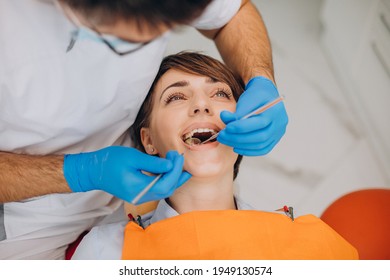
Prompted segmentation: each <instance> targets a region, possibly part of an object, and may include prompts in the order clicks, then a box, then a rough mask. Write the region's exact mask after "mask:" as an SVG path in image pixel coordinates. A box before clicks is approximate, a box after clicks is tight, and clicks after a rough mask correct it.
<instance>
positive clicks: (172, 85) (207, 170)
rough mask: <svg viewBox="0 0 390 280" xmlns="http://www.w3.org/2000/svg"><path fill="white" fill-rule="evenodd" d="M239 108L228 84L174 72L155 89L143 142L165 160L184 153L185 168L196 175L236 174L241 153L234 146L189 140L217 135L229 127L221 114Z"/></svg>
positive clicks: (151, 151) (167, 73) (160, 81)
mask: <svg viewBox="0 0 390 280" xmlns="http://www.w3.org/2000/svg"><path fill="white" fill-rule="evenodd" d="M235 108H236V101H235V99H234V97H233V93H232V91H231V89H230V87H229V86H228V85H227V84H225V83H222V82H215V81H212V80H211V79H210V78H208V77H205V76H196V75H193V74H188V73H185V72H182V71H179V70H174V69H171V70H169V71H167V72H166V73H165V74H164V75H163V76H162V77H161V78H160V80H159V81H158V83H157V84H156V87H155V89H154V92H153V104H152V113H151V116H150V127H149V128H142V129H141V139H142V143H143V145H144V147H145V150H146V152H147V153H149V154H159V155H160V156H161V157H165V155H166V153H167V152H168V151H169V150H176V151H178V152H179V153H184V159H185V161H184V169H185V170H186V171H188V172H190V173H191V174H192V175H193V176H196V177H209V176H215V175H218V174H221V173H225V172H231V173H232V174H233V166H234V163H235V161H236V159H237V154H235V153H234V152H233V149H232V148H231V147H228V146H225V145H222V144H220V143H219V142H217V141H213V142H208V143H206V144H201V145H190V144H188V143H186V141H185V140H186V139H187V138H188V137H191V136H192V137H197V138H199V139H201V140H204V139H207V138H208V137H210V136H211V135H212V134H214V133H217V132H218V131H220V130H221V129H223V128H224V127H225V124H224V123H223V122H222V121H221V119H220V117H219V115H220V112H221V111H222V110H228V111H231V112H234V111H235ZM151 147H153V149H154V150H153V149H151Z"/></svg>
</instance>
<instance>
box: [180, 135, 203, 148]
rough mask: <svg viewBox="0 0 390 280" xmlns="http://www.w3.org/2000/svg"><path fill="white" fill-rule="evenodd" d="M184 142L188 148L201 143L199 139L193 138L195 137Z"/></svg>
mask: <svg viewBox="0 0 390 280" xmlns="http://www.w3.org/2000/svg"><path fill="white" fill-rule="evenodd" d="M184 142H186V144H188V145H190V146H194V145H199V144H201V143H202V141H200V139H199V138H195V137H190V138H187V139H186V140H185V141H184Z"/></svg>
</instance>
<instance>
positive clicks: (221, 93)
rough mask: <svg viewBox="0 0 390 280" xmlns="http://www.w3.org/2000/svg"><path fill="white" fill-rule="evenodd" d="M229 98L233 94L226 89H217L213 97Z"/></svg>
mask: <svg viewBox="0 0 390 280" xmlns="http://www.w3.org/2000/svg"><path fill="white" fill-rule="evenodd" d="M214 96H215V97H218V98H226V99H229V100H230V99H231V98H232V96H233V94H232V93H231V92H230V91H229V90H227V89H218V90H217V91H216V93H215V94H214V95H213V97H214Z"/></svg>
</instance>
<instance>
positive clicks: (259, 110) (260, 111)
mask: <svg viewBox="0 0 390 280" xmlns="http://www.w3.org/2000/svg"><path fill="white" fill-rule="evenodd" d="M283 99H284V96H279V97H278V98H276V99H274V100H272V101H271V102H268V103H267V104H265V105H263V106H261V107H260V108H256V109H254V110H253V111H252V112H250V113H249V114H247V115H245V116H243V117H242V118H240V120H244V119H247V118H249V117H251V116H253V115H258V114H261V113H263V112H264V111H266V110H268V109H270V108H271V107H273V106H274V105H276V104H278V103H279V102H281V101H283ZM218 134H219V132H218V133H216V134H214V135H213V136H211V137H210V138H208V139H206V140H204V141H203V142H200V143H199V144H197V145H200V144H204V143H207V142H209V141H211V140H213V139H215V138H217V136H218ZM195 139H198V138H195Z"/></svg>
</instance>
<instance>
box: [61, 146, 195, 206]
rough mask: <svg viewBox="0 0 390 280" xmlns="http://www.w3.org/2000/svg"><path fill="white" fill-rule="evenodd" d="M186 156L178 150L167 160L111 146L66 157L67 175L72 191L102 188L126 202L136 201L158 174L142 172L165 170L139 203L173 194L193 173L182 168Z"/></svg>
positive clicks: (156, 172) (65, 173)
mask: <svg viewBox="0 0 390 280" xmlns="http://www.w3.org/2000/svg"><path fill="white" fill-rule="evenodd" d="M183 164H184V157H183V156H182V155H179V154H178V153H177V152H176V151H170V152H168V153H167V156H166V159H164V158H159V157H156V156H150V155H147V154H145V153H142V152H140V151H138V150H137V149H134V148H128V147H120V146H112V147H107V148H104V149H101V150H98V151H95V152H90V153H81V154H69V155H65V157H64V167H63V171H64V176H65V179H66V181H67V183H68V185H69V187H70V189H71V190H72V191H73V192H86V191H91V190H102V191H105V192H108V193H110V194H112V195H114V196H116V197H118V198H121V199H123V200H125V201H127V202H130V201H131V200H133V198H134V197H135V196H137V194H138V193H140V192H141V191H142V190H143V189H144V188H145V187H146V186H147V185H148V184H149V183H150V182H151V181H153V179H154V178H155V176H148V175H146V174H144V173H143V172H142V171H146V172H150V173H154V174H158V173H165V174H163V176H162V177H161V178H160V179H159V180H158V182H157V183H156V184H155V185H154V186H153V187H152V188H151V189H150V190H149V191H148V192H147V193H146V194H145V195H144V196H143V197H142V199H141V200H139V201H138V203H144V202H147V201H152V200H159V199H163V198H166V197H168V196H170V195H171V194H172V193H173V192H174V191H175V190H176V189H177V188H178V187H180V186H181V185H182V184H184V183H185V182H186V181H187V180H188V179H189V178H190V177H191V175H190V174H189V173H188V172H185V171H183Z"/></svg>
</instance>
